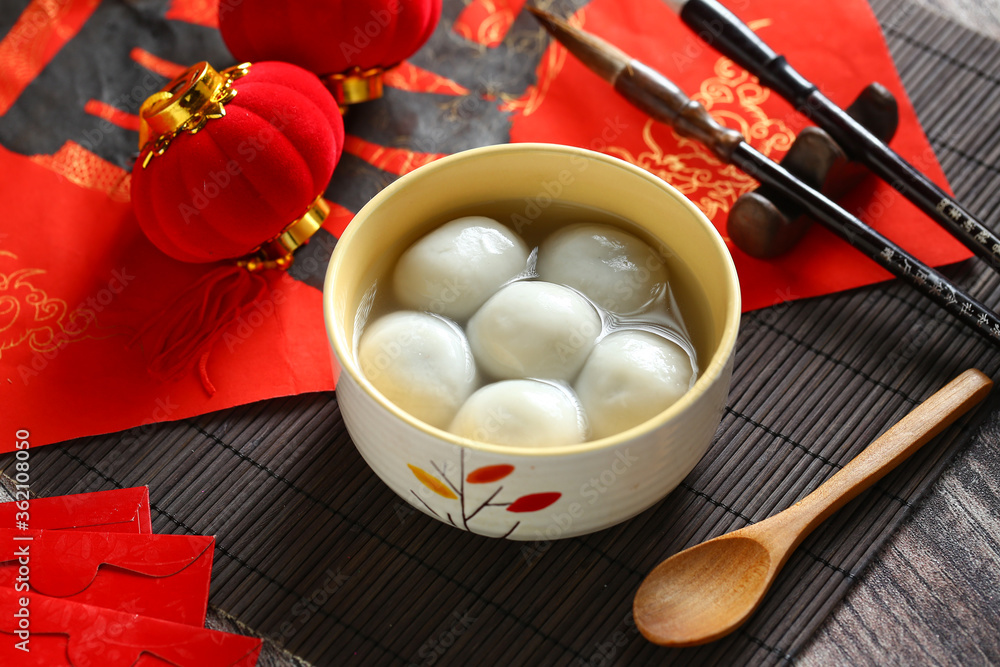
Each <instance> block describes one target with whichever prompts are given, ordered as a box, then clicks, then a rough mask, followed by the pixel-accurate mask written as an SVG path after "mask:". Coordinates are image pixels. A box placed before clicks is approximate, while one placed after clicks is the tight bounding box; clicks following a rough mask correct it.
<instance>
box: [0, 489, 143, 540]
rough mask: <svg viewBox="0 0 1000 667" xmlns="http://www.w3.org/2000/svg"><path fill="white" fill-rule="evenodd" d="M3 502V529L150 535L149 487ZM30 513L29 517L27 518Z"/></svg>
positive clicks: (0, 505)
mask: <svg viewBox="0 0 1000 667" xmlns="http://www.w3.org/2000/svg"><path fill="white" fill-rule="evenodd" d="M16 498H17V500H15V501H13V502H9V503H0V528H8V529H17V528H18V525H19V522H20V521H24V520H25V519H27V520H26V521H25V523H27V525H28V528H29V529H32V530H85V531H92V532H102V533H135V534H143V535H149V534H150V533H152V532H153V523H152V520H151V519H150V516H149V488H148V487H145V486H136V487H133V488H130V489H114V490H112V491H97V492H95V493H78V494H75V495H71V496H52V497H50V498H32V499H31V500H30V501H29V502H28V504H27V505H24V502H25V501H24V498H23V496H21V495H18V496H16ZM24 512H27V516H26V517H25V516H24V514H23V513H24Z"/></svg>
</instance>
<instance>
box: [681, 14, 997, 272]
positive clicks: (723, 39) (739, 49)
mask: <svg viewBox="0 0 1000 667" xmlns="http://www.w3.org/2000/svg"><path fill="white" fill-rule="evenodd" d="M664 1H665V2H666V4H667V5H669V6H670V8H671V9H673V10H674V11H675V12H677V13H678V15H679V16H680V18H681V20H682V21H683V22H684V23H686V24H687V25H688V26H689V27H690V28H691V29H692V30H694V31H695V32H696V33H698V35H699V36H701V37H702V39H704V40H705V41H706V42H708V43H709V44H711V45H712V46H713V47H715V48H716V49H717V50H718V51H719V52H720V53H722V54H723V55H725V56H727V57H728V58H731V59H732V60H734V61H735V62H737V63H739V65H741V66H742V67H743V68H744V69H746V70H747V71H749V72H750V73H751V74H753V75H755V76H756V77H757V78H758V79H760V81H761V83H763V84H764V85H765V86H767V87H768V88H771V89H772V90H774V91H775V92H777V93H778V94H779V95H781V96H782V97H783V98H785V99H786V100H788V102H789V103H790V104H792V106H794V107H795V108H796V109H798V110H799V111H800V112H801V113H802V114H803V115H805V116H806V117H807V118H809V119H810V120H812V121H813V122H814V123H816V124H817V125H819V126H820V127H821V128H823V129H824V130H825V131H826V132H827V134H829V135H830V136H831V137H833V139H834V141H836V142H837V143H838V144H840V145H841V147H842V148H843V149H844V150H845V152H847V154H848V156H849V157H850V158H851V159H853V160H855V161H857V162H860V163H862V164H864V165H865V166H867V167H868V168H869V169H870V170H871V171H872V172H873V173H874V174H875V175H877V176H878V177H879V178H881V179H882V180H884V181H885V182H886V183H888V184H889V185H891V186H892V187H893V188H895V189H896V190H898V191H899V192H900V193H901V194H902V195H903V196H904V197H906V198H907V199H909V200H910V201H911V202H913V203H914V204H916V205H917V206H918V207H919V208H920V210H922V211H923V212H924V213H926V214H927V215H929V216H930V217H931V218H932V219H934V220H935V221H936V222H937V223H938V224H940V225H941V226H943V227H944V228H945V229H947V230H948V231H949V232H950V233H951V234H952V235H953V236H954V237H955V238H957V239H958V240H959V241H961V242H962V243H963V244H965V245H966V247H968V248H969V249H970V250H972V251H973V252H974V253H976V254H977V255H979V256H980V257H982V258H983V259H984V260H986V261H987V262H988V263H989V265H990V266H991V267H992V268H993V269H995V270H1000V238H997V237H996V235H994V234H993V232H991V231H990V230H989V229H987V228H986V227H985V226H984V225H983V224H982V223H981V222H980V221H979V220H977V219H976V218H974V217H973V216H972V215H971V214H970V213H969V212H968V211H966V210H965V209H964V208H962V207H961V206H960V205H959V204H958V203H957V202H956V201H955V200H954V199H953V198H952V197H951V196H950V195H948V193H946V192H945V191H944V190H942V189H941V188H940V187H938V186H937V185H936V184H935V183H933V182H932V181H931V180H930V179H929V178H927V177H926V176H924V175H923V174H922V173H920V171H919V170H917V168H916V167H914V166H913V165H911V164H910V163H909V162H907V161H906V160H904V159H903V158H902V157H900V156H899V154H898V153H896V152H895V151H894V150H892V149H891V148H889V147H888V146H886V145H885V143H884V142H883V141H881V140H880V139H878V138H877V137H876V136H875V135H873V134H872V133H871V132H869V131H868V130H867V129H865V127H864V126H863V125H861V124H860V123H859V122H857V121H856V120H854V119H853V118H851V116H849V115H848V114H847V112H846V111H844V110H843V109H841V108H840V107H839V106H837V105H836V104H834V103H833V102H832V101H830V100H829V99H828V98H827V97H826V96H825V95H824V94H823V93H821V92H820V91H819V89H818V88H817V87H816V85H815V84H813V83H812V82H810V81H809V80H807V79H806V78H805V77H803V76H802V75H801V74H799V72H797V71H796V70H795V69H794V68H793V67H792V66H791V65H789V64H788V62H787V61H786V60H785V57H784V56H781V55H778V54H777V53H775V52H774V50H773V49H771V47H770V46H768V45H767V44H766V43H765V42H764V41H763V40H762V39H761V38H760V37H758V36H757V34H756V33H754V32H753V30H751V29H750V27H749V26H748V25H746V24H745V23H743V22H742V21H740V20H739V19H738V18H737V17H736V16H735V15H734V14H733V13H732V12H730V11H729V10H728V9H726V8H725V7H724V6H722V5H721V4H720V3H719V2H717V0H664Z"/></svg>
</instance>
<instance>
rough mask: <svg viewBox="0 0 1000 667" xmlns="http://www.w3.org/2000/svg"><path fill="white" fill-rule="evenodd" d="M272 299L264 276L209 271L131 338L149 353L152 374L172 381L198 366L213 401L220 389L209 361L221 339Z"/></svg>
mask: <svg viewBox="0 0 1000 667" xmlns="http://www.w3.org/2000/svg"><path fill="white" fill-rule="evenodd" d="M266 293H267V280H266V279H265V278H264V277H263V276H262V275H260V274H259V273H256V272H254V273H252V272H250V271H247V270H246V269H244V268H242V267H239V266H236V265H233V264H230V265H227V266H222V267H219V268H218V269H214V270H212V271H209V272H208V273H206V274H205V275H204V276H202V277H201V279H199V280H198V282H196V283H195V284H194V285H192V286H191V287H189V288H188V289H187V290H186V291H184V292H182V293H181V294H180V295H179V296H178V297H177V298H176V299H174V300H173V301H172V302H171V303H170V304H169V305H168V306H167V307H165V308H164V309H163V310H162V311H161V312H160V314H159V315H157V316H155V317H153V319H151V320H150V321H149V322H147V323H146V326H144V327H143V328H142V329H141V330H140V331H139V332H138V333H137V334H136V335H135V337H133V338H132V342H131V343H130V344H131V345H134V344H135V343H136V342H138V341H139V339H140V338H142V339H143V347H145V348H147V349H148V350H149V353H150V355H151V357H150V360H149V372H150V374H151V375H153V377H156V378H157V379H161V380H168V379H173V378H176V377H177V376H179V375H180V374H181V373H183V372H185V371H187V370H189V369H191V368H193V367H194V366H195V364H197V366H198V375H199V377H200V378H201V384H202V386H203V387H204V388H205V391H206V392H207V393H208V395H209V396H213V395H215V386H214V385H212V382H211V380H209V378H208V370H207V366H208V357H209V355H210V354H211V352H212V348H213V347H214V346H215V343H216V342H217V341H218V339H219V337H220V336H221V335H222V334H223V332H225V330H226V328H227V327H229V325H230V324H232V323H233V322H235V321H236V320H237V319H238V318H239V317H240V315H241V314H242V313H243V312H244V311H245V310H246V309H247V308H248V307H249V306H250V305H251V304H252V303H253V302H254V301H256V300H257V299H259V298H260V297H262V296H264V295H265V294H266Z"/></svg>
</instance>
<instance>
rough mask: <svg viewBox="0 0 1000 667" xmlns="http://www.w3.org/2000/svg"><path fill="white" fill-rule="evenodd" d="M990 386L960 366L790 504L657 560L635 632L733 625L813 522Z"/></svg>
mask: <svg viewBox="0 0 1000 667" xmlns="http://www.w3.org/2000/svg"><path fill="white" fill-rule="evenodd" d="M992 386H993V382H992V381H991V380H990V379H989V378H988V377H986V376H985V375H984V374H982V373H980V372H979V371H977V370H974V369H972V370H967V371H965V372H964V373H962V374H961V375H960V376H958V377H957V378H955V379H954V380H952V381H951V382H950V383H948V384H947V385H946V386H945V387H944V388H942V389H941V390H940V391H938V392H937V393H935V394H934V395H933V396H931V397H930V398H928V399H927V400H926V401H924V402H923V403H921V404H920V405H918V406H917V407H916V408H914V409H913V411H912V412H910V413H909V414H908V415H906V416H905V417H903V419H902V420H900V421H899V422H898V423H897V424H896V425H894V426H893V427H892V428H890V429H889V430H888V431H886V432H885V433H884V434H883V435H882V436H881V437H879V438H878V439H877V440H875V441H874V442H873V443H871V444H870V445H869V446H868V447H866V448H865V450H864V451H863V452H861V453H860V454H858V456H857V457H855V458H854V459H853V460H852V461H851V462H850V463H848V464H847V465H846V466H844V467H843V469H841V470H840V471H839V472H837V473H836V474H835V475H834V476H833V477H831V478H830V479H829V480H827V481H826V482H825V483H824V484H823V485H821V486H820V487H819V488H817V489H816V490H815V491H813V492H812V493H810V494H809V495H808V496H806V497H805V498H803V499H802V500H800V501H799V502H797V503H795V505H793V506H792V507H789V508H788V509H786V510H785V511H783V512H780V513H778V514H775V515H774V516H772V517H770V518H768V519H765V520H764V521H761V522H760V523H756V524H753V525H750V526H746V527H745V528H741V529H739V530H737V531H734V532H732V533H728V534H726V535H722V536H720V537H716V538H714V539H711V540H709V541H707V542H703V543H702V544H699V545H697V546H694V547H691V548H690V549H686V550H684V551H682V552H680V553H678V554H675V555H674V556H671V557H670V558H668V559H667V560H665V561H663V562H662V563H660V564H659V565H658V566H657V567H656V569H654V570H653V571H652V572H650V573H649V576H647V577H646V579H645V580H644V581H643V582H642V585H641V586H639V590H638V592H637V593H636V595H635V602H634V604H633V607H632V609H633V615H634V617H635V622H636V625H637V626H638V628H639V631H640V632H642V634H643V635H644V636H645V637H646V639H648V640H649V641H651V642H653V643H655V644H660V645H662V646H694V645H697V644H704V643H706V642H710V641H712V640H714V639H718V638H720V637H723V636H725V635H727V634H729V633H730V632H732V631H733V630H735V629H736V628H737V627H739V626H740V625H741V624H742V623H743V622H744V621H746V620H747V618H749V616H750V614H752V613H753V611H754V610H755V609H756V608H757V607H758V606H759V605H760V603H761V600H762V599H763V598H764V594H765V593H766V592H767V589H768V588H769V587H770V586H771V583H772V582H773V581H774V579H775V577H776V576H777V574H778V571H779V570H780V569H781V567H782V566H783V565H784V564H785V561H786V560H788V557H789V555H791V553H792V551H794V550H795V548H796V547H798V546H799V544H800V543H801V542H802V540H803V539H805V537H806V536H807V535H808V534H809V533H810V532H811V531H812V530H813V529H814V528H815V527H816V526H818V525H819V524H820V523H822V522H823V521H824V520H825V519H826V518H827V517H829V516H830V515H831V514H833V513H834V512H835V511H837V510H838V509H840V508H841V507H843V506H844V504H845V503H847V502H848V501H849V500H851V499H852V498H854V497H855V496H857V495H858V494H859V493H861V492H862V491H864V490H865V489H867V488H868V487H869V486H871V485H872V484H874V483H875V482H876V481H878V480H879V479H881V478H882V476H883V475H885V474H886V473H887V472H889V471H890V470H892V469H893V468H895V467H896V466H897V465H898V464H899V463H901V462H902V461H903V460H904V459H906V457H908V456H909V455H910V454H912V453H913V452H915V451H916V450H917V449H919V448H920V447H921V445H923V444H924V443H926V442H927V441H928V440H930V439H932V438H933V437H934V436H936V435H937V434H938V433H940V432H941V431H943V430H944V429H945V428H947V427H948V426H949V425H950V424H951V423H952V422H954V421H955V420H956V419H958V418H959V417H960V416H961V415H963V414H964V413H965V412H966V411H968V410H969V409H970V408H971V407H972V406H974V405H975V404H976V403H978V402H979V401H981V400H982V399H983V398H984V397H985V396H986V394H988V393H989V391H990V387H992Z"/></svg>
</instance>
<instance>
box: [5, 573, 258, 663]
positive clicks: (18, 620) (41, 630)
mask: <svg viewBox="0 0 1000 667" xmlns="http://www.w3.org/2000/svg"><path fill="white" fill-rule="evenodd" d="M24 642H26V643H24ZM21 647H23V648H25V649H29V650H27V651H26V650H22V648H21ZM260 649H261V640H260V639H257V638H254V637H244V636H242V635H234V634H229V633H226V632H218V631H216V630H206V629H205V628H196V627H191V626H189V625H181V624H179V623H170V622H168V621H161V620H158V619H154V618H148V617H145V616H140V615H137V614H126V613H124V612H119V611H113V610H110V609H104V608H101V607H92V606H90V605H85V604H79V603H76V602H69V601H67V600H60V599H57V598H49V597H46V596H44V595H38V594H36V593H18V592H16V591H14V590H13V589H10V588H0V664H3V665H18V666H19V667H22V666H23V667H34V666H38V667H61V666H62V665H65V666H67V667H95V666H96V665H100V667H133V666H135V667H153V666H154V665H172V666H174V667H253V665H255V664H257V657H258V656H259V655H260Z"/></svg>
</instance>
